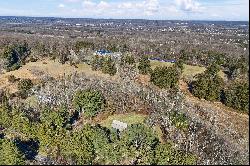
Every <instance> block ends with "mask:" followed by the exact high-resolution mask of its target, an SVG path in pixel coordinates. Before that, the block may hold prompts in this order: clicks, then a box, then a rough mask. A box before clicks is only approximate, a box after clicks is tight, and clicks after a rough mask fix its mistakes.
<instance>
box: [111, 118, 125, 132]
mask: <svg viewBox="0 0 250 166" xmlns="http://www.w3.org/2000/svg"><path fill="white" fill-rule="evenodd" d="M111 126H112V127H113V128H114V129H117V130H119V131H122V130H125V129H126V128H127V127H128V124H127V123H123V122H120V121H118V120H113V122H112V125H111Z"/></svg>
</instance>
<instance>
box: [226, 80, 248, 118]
mask: <svg viewBox="0 0 250 166" xmlns="http://www.w3.org/2000/svg"><path fill="white" fill-rule="evenodd" d="M222 102H223V103H224V104H225V105H227V106H229V107H232V108H235V109H237V110H240V111H243V112H246V113H249V112H248V109H249V84H248V83H247V82H233V83H231V84H230V85H229V86H228V87H227V88H225V89H224V94H223V99H222Z"/></svg>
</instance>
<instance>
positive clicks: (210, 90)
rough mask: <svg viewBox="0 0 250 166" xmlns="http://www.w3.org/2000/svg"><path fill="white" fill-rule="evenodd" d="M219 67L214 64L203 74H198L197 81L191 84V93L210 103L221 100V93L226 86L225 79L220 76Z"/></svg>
mask: <svg viewBox="0 0 250 166" xmlns="http://www.w3.org/2000/svg"><path fill="white" fill-rule="evenodd" d="M218 71H219V66H218V65H216V64H212V65H211V66H209V67H208V68H207V70H206V71H205V72H204V73H203V74H198V75H197V76H196V80H194V81H192V82H191V84H190V90H191V93H192V94H193V95H194V96H196V97H198V98H200V99H201V98H203V99H205V100H209V101H216V100H220V99H221V92H222V89H223V86H224V81H223V79H222V78H221V77H220V76H219V75H218Z"/></svg>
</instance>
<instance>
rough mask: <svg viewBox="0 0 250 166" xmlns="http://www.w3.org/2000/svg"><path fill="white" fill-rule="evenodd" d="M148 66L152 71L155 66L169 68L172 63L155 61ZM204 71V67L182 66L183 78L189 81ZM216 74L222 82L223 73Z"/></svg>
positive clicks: (224, 76) (224, 77)
mask: <svg viewBox="0 0 250 166" xmlns="http://www.w3.org/2000/svg"><path fill="white" fill-rule="evenodd" d="M150 64H151V67H152V69H154V68H156V67H157V66H168V67H169V66H172V65H173V63H170V62H160V61H155V60H151V61H150ZM205 70H206V68H205V67H200V66H192V65H186V64H184V70H183V77H184V78H188V79H191V78H193V77H194V76H195V75H197V74H200V73H203V72H204V71H205ZM218 74H219V76H221V77H222V78H223V79H224V80H225V79H226V75H225V73H224V72H223V71H220V72H219V73H218Z"/></svg>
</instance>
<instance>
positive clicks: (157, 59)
mask: <svg viewBox="0 0 250 166" xmlns="http://www.w3.org/2000/svg"><path fill="white" fill-rule="evenodd" d="M149 60H154V61H160V62H170V63H175V62H176V60H175V59H167V60H164V59H161V58H149Z"/></svg>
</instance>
